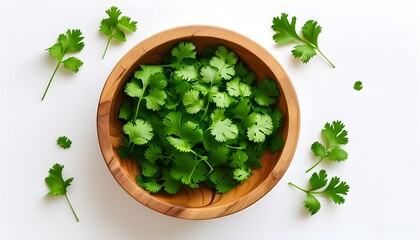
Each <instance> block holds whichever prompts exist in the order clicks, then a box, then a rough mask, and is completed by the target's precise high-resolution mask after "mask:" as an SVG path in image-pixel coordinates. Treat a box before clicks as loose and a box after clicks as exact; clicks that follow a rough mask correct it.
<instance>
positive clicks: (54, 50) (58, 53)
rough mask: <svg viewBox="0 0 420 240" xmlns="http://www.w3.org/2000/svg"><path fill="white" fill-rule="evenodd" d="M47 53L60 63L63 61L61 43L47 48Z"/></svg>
mask: <svg viewBox="0 0 420 240" xmlns="http://www.w3.org/2000/svg"><path fill="white" fill-rule="evenodd" d="M47 51H48V52H49V54H50V55H51V56H54V57H55V58H56V59H57V60H58V61H59V62H60V61H61V60H62V59H63V56H64V52H63V46H62V45H61V44H60V43H56V44H54V45H52V46H51V47H49V48H47Z"/></svg>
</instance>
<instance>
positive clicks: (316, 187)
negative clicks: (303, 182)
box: [289, 170, 350, 215]
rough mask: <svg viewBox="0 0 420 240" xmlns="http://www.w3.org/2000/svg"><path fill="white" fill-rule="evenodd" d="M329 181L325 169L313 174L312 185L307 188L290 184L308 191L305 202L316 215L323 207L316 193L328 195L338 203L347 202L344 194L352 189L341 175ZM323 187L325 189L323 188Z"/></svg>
mask: <svg viewBox="0 0 420 240" xmlns="http://www.w3.org/2000/svg"><path fill="white" fill-rule="evenodd" d="M327 183H328V179H327V172H326V171H325V170H321V171H319V173H316V172H315V173H313V174H312V176H311V178H310V179H309V185H310V187H309V189H307V190H306V189H303V188H301V187H298V186H296V185H295V184H294V183H292V182H289V185H291V186H293V187H295V188H297V189H299V190H301V191H303V192H305V193H306V199H305V202H304V205H305V208H306V209H308V211H309V212H310V214H311V215H314V214H316V213H317V212H318V211H319V209H320V208H321V203H320V202H319V200H318V199H317V198H316V197H315V195H324V196H327V197H329V198H330V199H331V200H333V202H334V203H336V204H343V203H344V202H345V199H344V197H343V195H347V193H348V191H349V189H350V187H349V185H347V183H346V182H344V181H341V180H340V178H339V177H333V178H331V180H330V182H329V184H328V185H327ZM325 186H326V187H325ZM322 188H324V189H323V190H322Z"/></svg>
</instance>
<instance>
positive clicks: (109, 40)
mask: <svg viewBox="0 0 420 240" xmlns="http://www.w3.org/2000/svg"><path fill="white" fill-rule="evenodd" d="M111 39H112V36H111V37H109V38H108V42H107V43H106V47H105V51H104V54H103V55H102V60H103V59H104V58H105V54H106V52H107V51H108V47H109V43H110V42H111Z"/></svg>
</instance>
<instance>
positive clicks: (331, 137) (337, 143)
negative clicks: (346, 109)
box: [306, 121, 349, 172]
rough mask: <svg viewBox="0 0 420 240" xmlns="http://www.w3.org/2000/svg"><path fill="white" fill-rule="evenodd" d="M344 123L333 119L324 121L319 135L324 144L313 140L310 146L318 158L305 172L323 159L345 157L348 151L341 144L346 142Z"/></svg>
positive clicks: (343, 158) (337, 159)
mask: <svg viewBox="0 0 420 240" xmlns="http://www.w3.org/2000/svg"><path fill="white" fill-rule="evenodd" d="M344 127H345V125H344V124H343V123H342V122H341V121H333V122H332V123H328V122H327V123H326V124H325V125H324V128H323V129H322V131H321V135H322V137H323V138H324V140H325V145H324V144H322V143H320V142H318V141H317V142H314V143H313V144H312V146H311V150H312V152H313V154H314V155H315V156H316V157H318V158H319V160H318V161H317V163H315V165H313V166H312V167H311V168H309V169H308V170H306V172H309V171H311V170H312V169H314V168H315V167H316V166H318V164H320V163H321V162H322V161H323V160H324V159H328V160H331V161H335V162H341V161H344V160H346V159H347V157H348V153H347V151H345V150H344V149H343V148H342V147H341V146H342V145H346V144H347V143H348V141H349V140H348V137H347V135H348V133H347V130H344Z"/></svg>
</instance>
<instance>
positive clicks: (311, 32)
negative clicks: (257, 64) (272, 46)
mask: <svg viewBox="0 0 420 240" xmlns="http://www.w3.org/2000/svg"><path fill="white" fill-rule="evenodd" d="M288 16H289V15H288V14H286V13H282V14H281V16H280V17H274V18H273V25H272V26H271V28H272V29H273V30H274V31H275V32H276V33H275V34H274V35H273V40H274V41H275V42H276V43H277V44H279V45H285V44H289V43H297V45H295V46H294V47H293V50H292V54H293V56H294V57H296V58H299V59H300V60H301V61H302V62H303V63H307V62H309V60H310V59H311V58H312V57H313V56H315V55H316V52H319V54H321V56H322V57H323V58H324V59H325V60H326V61H327V62H328V63H329V64H330V65H331V66H332V67H333V68H335V66H334V64H333V63H332V62H331V61H330V60H328V58H327V57H325V55H324V54H323V53H322V52H321V50H320V49H319V47H318V35H319V34H320V33H321V30H322V28H321V26H319V25H318V22H317V21H314V20H308V21H306V23H305V24H304V25H303V27H302V35H303V36H302V37H300V36H299V35H298V34H297V32H296V17H292V20H291V21H289V19H288Z"/></svg>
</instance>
